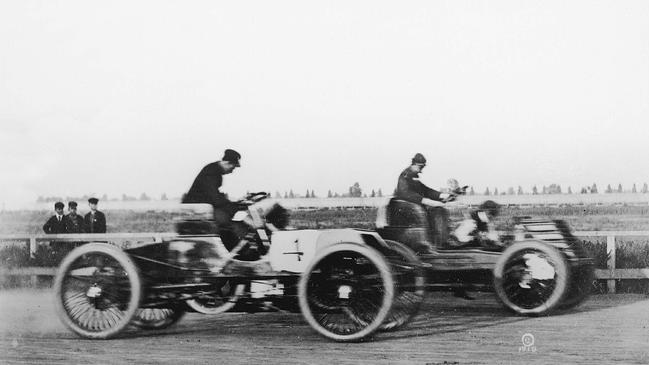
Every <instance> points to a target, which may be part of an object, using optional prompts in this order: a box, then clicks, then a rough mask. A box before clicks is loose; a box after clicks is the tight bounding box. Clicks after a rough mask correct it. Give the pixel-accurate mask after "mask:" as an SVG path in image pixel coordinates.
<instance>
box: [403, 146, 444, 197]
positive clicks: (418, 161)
mask: <svg viewBox="0 0 649 365" xmlns="http://www.w3.org/2000/svg"><path fill="white" fill-rule="evenodd" d="M424 167H426V158H425V157H424V155H422V154H421V153H417V154H416V155H415V157H413V158H412V163H411V164H410V166H408V167H406V169H405V170H403V171H402V172H401V174H400V175H399V181H398V182H397V190H396V191H395V193H394V195H395V197H396V198H398V199H403V200H407V201H410V202H413V203H417V204H423V205H426V206H430V207H441V206H444V204H443V202H445V201H446V199H448V198H449V197H450V194H447V193H440V192H439V191H437V190H434V189H431V188H429V187H428V186H426V185H424V184H423V183H422V182H421V181H419V174H420V173H421V171H422V170H423V169H424Z"/></svg>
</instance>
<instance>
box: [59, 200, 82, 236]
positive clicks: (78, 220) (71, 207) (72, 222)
mask: <svg viewBox="0 0 649 365" xmlns="http://www.w3.org/2000/svg"><path fill="white" fill-rule="evenodd" d="M64 220H65V230H66V232H67V233H85V231H86V230H85V229H84V224H83V218H82V217H81V216H80V215H78V214H77V202H69V203H68V215H66V216H65V219H64Z"/></svg>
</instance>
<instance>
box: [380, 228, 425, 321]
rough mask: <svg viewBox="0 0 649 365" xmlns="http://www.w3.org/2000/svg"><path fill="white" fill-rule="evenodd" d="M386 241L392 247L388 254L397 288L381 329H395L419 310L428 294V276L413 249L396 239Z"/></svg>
mask: <svg viewBox="0 0 649 365" xmlns="http://www.w3.org/2000/svg"><path fill="white" fill-rule="evenodd" d="M385 243H387V244H388V246H389V247H390V252H389V253H388V254H387V255H386V256H387V258H388V261H389V263H390V269H391V271H392V275H393V277H394V280H395V283H396V288H395V297H394V302H393V303H392V309H391V310H390V313H389V314H388V317H387V318H386V320H385V322H384V323H383V324H382V325H381V328H380V329H381V330H382V331H393V330H396V329H398V328H399V327H402V326H404V325H405V324H407V323H408V322H409V321H410V320H411V319H412V318H413V317H414V316H415V315H416V314H417V312H418V311H419V308H420V307H421V304H422V302H423V301H424V298H425V295H426V291H425V284H426V277H425V272H424V269H423V268H422V264H421V261H420V260H419V258H418V257H417V255H415V253H414V252H413V251H412V250H411V249H409V248H408V247H407V246H405V245H403V244H401V243H399V242H396V241H391V240H386V241H385Z"/></svg>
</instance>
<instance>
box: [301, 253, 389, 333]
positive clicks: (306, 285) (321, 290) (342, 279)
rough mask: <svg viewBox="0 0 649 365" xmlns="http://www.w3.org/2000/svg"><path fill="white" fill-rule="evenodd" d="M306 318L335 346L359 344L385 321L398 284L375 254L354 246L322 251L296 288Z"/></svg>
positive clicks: (384, 263)
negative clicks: (335, 343) (333, 341)
mask: <svg viewBox="0 0 649 365" xmlns="http://www.w3.org/2000/svg"><path fill="white" fill-rule="evenodd" d="M298 297H299V304H300V309H301V311H302V315H303V316H304V318H305V319H306V321H307V322H308V323H309V325H311V327H313V328H314V329H315V330H316V331H317V332H318V333H320V334H322V335H323V336H325V337H327V338H330V339H333V340H335V341H359V340H362V339H364V338H365V337H367V336H369V335H371V334H372V333H373V332H374V331H376V330H377V329H378V328H379V327H380V326H381V324H382V323H383V322H384V321H385V319H386V318H387V316H388V313H389V312H390V308H391V306H392V301H393V300H394V280H393V278H392V274H391V272H390V268H389V265H388V263H387V262H386V260H385V258H384V257H383V256H382V255H381V254H380V253H379V252H377V251H376V250H374V249H372V248H369V247H365V246H361V245H357V244H352V243H341V244H335V245H332V246H329V247H327V248H325V249H324V250H322V251H321V252H319V253H318V254H317V255H316V257H315V258H314V259H313V260H312V261H311V263H310V264H309V266H308V267H307V268H306V270H305V272H304V273H303V275H302V277H301V278H300V282H299V284H298Z"/></svg>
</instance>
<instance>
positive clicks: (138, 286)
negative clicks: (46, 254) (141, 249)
mask: <svg viewBox="0 0 649 365" xmlns="http://www.w3.org/2000/svg"><path fill="white" fill-rule="evenodd" d="M93 252H96V253H101V254H104V255H107V256H110V257H112V258H113V259H114V260H115V261H117V262H118V263H119V264H120V265H121V266H122V268H123V269H124V271H125V272H126V275H127V276H128V283H129V286H130V290H131V295H130V300H129V302H128V303H127V308H126V310H125V311H124V315H123V316H122V318H121V319H120V320H119V321H118V322H117V323H113V325H112V326H111V327H110V328H107V329H105V330H101V331H89V330H86V329H84V328H82V327H80V326H79V325H78V324H77V323H76V322H75V321H74V320H73V319H72V318H70V316H69V313H68V311H67V310H66V309H65V307H64V303H63V294H64V293H62V286H63V281H64V279H65V276H66V273H67V271H68V268H69V266H70V265H71V264H72V263H73V262H74V261H75V260H76V259H78V258H79V257H81V256H83V255H86V254H89V253H93ZM54 293H55V301H54V302H55V306H56V311H57V314H58V316H59V318H60V319H61V321H62V322H63V324H65V325H66V326H67V327H68V328H69V329H71V330H72V331H73V332H75V333H76V334H78V335H80V336H81V337H85V338H90V339H108V338H111V337H114V336H116V335H117V334H119V333H120V332H121V331H122V330H124V328H126V326H128V325H129V323H130V322H131V320H132V319H133V316H134V315H135V313H136V312H137V310H138V308H139V307H140V301H141V299H142V281H141V278H140V273H139V270H138V268H137V266H136V265H135V263H134V262H133V261H132V260H131V258H130V257H129V256H128V255H127V254H126V253H125V252H124V251H122V250H121V249H119V248H118V247H115V246H113V245H110V244H106V243H97V242H94V243H88V244H85V245H83V246H79V247H77V248H75V249H74V250H72V251H71V252H70V253H69V254H68V255H67V256H66V257H65V258H64V259H63V261H62V262H61V265H60V266H59V268H58V271H57V273H56V277H55V279H54Z"/></svg>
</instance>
